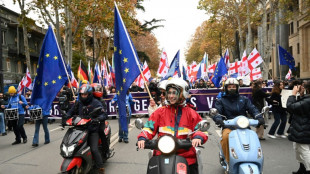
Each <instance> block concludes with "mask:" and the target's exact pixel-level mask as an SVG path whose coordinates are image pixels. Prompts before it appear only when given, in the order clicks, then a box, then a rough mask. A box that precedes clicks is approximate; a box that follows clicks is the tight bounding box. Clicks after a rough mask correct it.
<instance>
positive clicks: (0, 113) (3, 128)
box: [0, 112, 5, 134]
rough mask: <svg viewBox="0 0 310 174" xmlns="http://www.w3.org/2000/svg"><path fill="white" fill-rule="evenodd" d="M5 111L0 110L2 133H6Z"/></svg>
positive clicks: (0, 128)
mask: <svg viewBox="0 0 310 174" xmlns="http://www.w3.org/2000/svg"><path fill="white" fill-rule="evenodd" d="M4 122H5V121H4V113H3V112H0V133H2V134H3V133H5V123H4Z"/></svg>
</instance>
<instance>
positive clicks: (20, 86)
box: [17, 76, 26, 94]
mask: <svg viewBox="0 0 310 174" xmlns="http://www.w3.org/2000/svg"><path fill="white" fill-rule="evenodd" d="M25 81H26V80H25V76H24V77H23V78H22V80H21V81H20V82H19V84H18V88H17V93H18V94H21V93H22V91H23V89H24V87H25V86H24V84H25Z"/></svg>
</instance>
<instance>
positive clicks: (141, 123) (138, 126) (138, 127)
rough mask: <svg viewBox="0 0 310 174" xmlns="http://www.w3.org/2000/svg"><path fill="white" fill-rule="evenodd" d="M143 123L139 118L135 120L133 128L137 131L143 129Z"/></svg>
mask: <svg viewBox="0 0 310 174" xmlns="http://www.w3.org/2000/svg"><path fill="white" fill-rule="evenodd" d="M143 125H144V124H143V121H142V120H141V119H140V118H137V119H136V120H135V126H136V128H137V129H142V128H143Z"/></svg>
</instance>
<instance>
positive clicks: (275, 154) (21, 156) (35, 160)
mask: <svg viewBox="0 0 310 174" xmlns="http://www.w3.org/2000/svg"><path fill="white" fill-rule="evenodd" d="M144 120H146V118H144ZM109 121H110V124H111V126H112V135H115V134H116V132H117V131H118V123H117V120H116V119H110V120H109ZM132 122H133V120H132ZM211 123H212V124H211V125H212V126H211V128H210V131H209V132H210V133H211V134H212V135H210V136H209V140H208V141H207V143H206V144H205V145H204V146H205V149H203V150H202V156H203V165H204V173H206V174H215V173H216V174H217V173H224V171H223V169H222V168H221V167H220V165H219V162H218V161H219V160H218V152H219V148H218V142H219V140H220V137H219V135H218V133H217V132H219V131H216V130H218V128H215V126H214V124H213V122H212V121H211ZM271 123H272V121H271ZM25 129H26V133H27V135H28V143H27V144H19V145H15V146H12V145H11V143H12V142H13V141H14V137H15V136H14V133H13V132H9V133H8V135H7V136H0V156H1V157H0V174H8V173H10V174H19V173H27V174H28V173H31V174H41V173H45V174H55V173H59V168H60V165H61V163H62V157H61V156H60V154H59V152H60V150H59V145H60V143H61V140H62V137H63V135H64V134H65V132H66V130H61V129H60V127H59V124H58V123H53V124H49V130H50V136H51V143H50V144H48V145H44V144H43V143H44V132H43V129H42V128H41V130H40V143H39V147H37V148H33V147H32V146H31V144H32V138H33V133H34V125H33V124H25ZM138 133H139V131H138V130H137V129H136V128H134V127H133V128H131V129H130V133H129V144H125V143H118V142H117V135H115V136H112V145H113V147H114V149H115V151H116V154H115V156H114V157H113V158H111V159H109V160H108V162H107V163H105V168H106V173H108V174H118V173H124V172H126V173H128V174H136V173H146V168H147V163H148V156H147V153H148V150H139V151H136V146H135V144H136V137H137V135H138ZM265 134H266V132H265ZM113 140H115V141H114V142H113ZM261 143H262V147H263V152H264V156H265V163H264V173H265V174H290V173H291V172H292V171H293V170H296V169H297V168H298V164H297V162H296V160H295V155H294V151H293V149H292V142H290V141H288V140H287V139H282V138H278V139H275V140H273V139H269V138H267V140H265V141H261Z"/></svg>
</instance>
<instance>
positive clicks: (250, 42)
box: [246, 0, 253, 54]
mask: <svg viewBox="0 0 310 174" xmlns="http://www.w3.org/2000/svg"><path fill="white" fill-rule="evenodd" d="M246 2H247V4H246V13H247V18H246V19H247V25H248V34H247V46H246V50H247V54H250V52H251V51H252V49H253V35H252V28H251V19H250V16H251V13H250V2H249V0H247V1H246Z"/></svg>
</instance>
